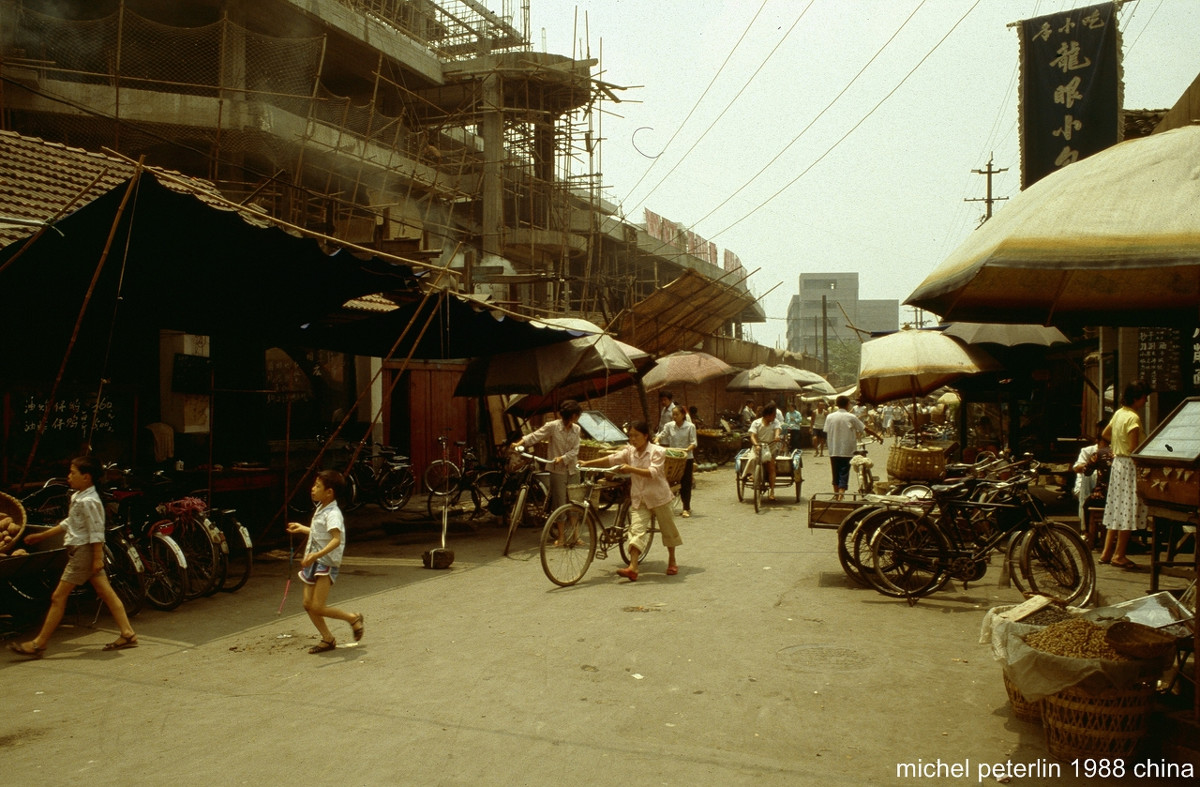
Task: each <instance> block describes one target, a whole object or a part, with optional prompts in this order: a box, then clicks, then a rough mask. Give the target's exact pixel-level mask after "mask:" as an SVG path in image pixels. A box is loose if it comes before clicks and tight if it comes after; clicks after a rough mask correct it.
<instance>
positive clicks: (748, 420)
mask: <svg viewBox="0 0 1200 787" xmlns="http://www.w3.org/2000/svg"><path fill="white" fill-rule="evenodd" d="M756 417H757V415H755V412H754V400H753V399H747V400H746V403H745V404H743V405H742V411H741V412H740V413H738V420H739V421H741V424H742V428H743V429H749V428H750V424H752V423H754V419H755V418H756Z"/></svg>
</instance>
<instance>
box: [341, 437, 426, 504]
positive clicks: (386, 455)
mask: <svg viewBox="0 0 1200 787" xmlns="http://www.w3.org/2000/svg"><path fill="white" fill-rule="evenodd" d="M416 487H417V479H416V476H414V475H413V471H412V464H411V463H409V461H408V457H407V456H403V455H401V454H400V453H398V452H397V450H396V449H395V448H392V447H391V446H386V445H381V446H379V447H378V448H377V449H376V455H375V456H373V457H371V458H370V459H369V460H368V461H356V462H354V464H352V465H350V468H349V469H348V470H347V471H346V499H347V501H348V502H347V504H346V510H347V511H352V510H354V509H355V508H358V507H359V506H361V505H363V504H364V503H366V502H368V501H374V502H375V503H376V504H377V505H378V506H379V507H380V508H382V509H383V510H384V511H399V510H400V509H402V508H404V506H405V505H407V504H408V501H409V500H410V499H411V498H412V495H413V491H414V490H415V489H416Z"/></svg>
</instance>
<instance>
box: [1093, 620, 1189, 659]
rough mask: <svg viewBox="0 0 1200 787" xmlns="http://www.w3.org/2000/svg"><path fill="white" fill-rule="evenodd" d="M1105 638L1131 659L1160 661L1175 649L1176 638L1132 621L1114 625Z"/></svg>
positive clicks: (1106, 632) (1118, 651) (1114, 647)
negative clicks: (1159, 659)
mask: <svg viewBox="0 0 1200 787" xmlns="http://www.w3.org/2000/svg"><path fill="white" fill-rule="evenodd" d="M1104 638H1105V639H1106V640H1107V641H1108V644H1109V645H1111V646H1112V649H1113V650H1115V651H1116V652H1117V653H1120V654H1121V655H1122V656H1128V657H1129V658H1131V659H1158V658H1162V657H1163V656H1165V655H1167V654H1168V653H1169V652H1171V651H1172V650H1173V649H1174V648H1175V638H1174V637H1172V636H1171V635H1170V634H1164V633H1163V632H1161V631H1159V630H1158V629H1155V628H1151V627H1150V626H1145V625H1143V624H1141V623H1135V622H1133V621H1132V620H1118V621H1117V622H1116V623H1113V624H1112V625H1111V626H1109V627H1108V630H1107V631H1105V632H1104Z"/></svg>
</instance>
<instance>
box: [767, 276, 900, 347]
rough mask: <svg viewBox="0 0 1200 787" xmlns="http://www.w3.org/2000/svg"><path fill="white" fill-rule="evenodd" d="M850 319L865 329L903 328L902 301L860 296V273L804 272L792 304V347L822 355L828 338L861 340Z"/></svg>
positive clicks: (789, 334) (789, 327) (789, 330)
mask: <svg viewBox="0 0 1200 787" xmlns="http://www.w3.org/2000/svg"><path fill="white" fill-rule="evenodd" d="M822 298H824V318H825V321H824V328H823V327H822ZM843 311H844V312H845V313H844V314H843ZM847 323H849V324H850V325H853V326H854V327H855V328H859V329H860V330H864V331H895V330H899V328H900V301H899V300H860V299H859V297H858V274H857V273H802V274H800V292H799V294H798V295H793V296H792V300H791V302H790V303H789V304H788V315H787V338H788V349H789V350H791V351H792V352H798V353H808V354H810V355H814V356H817V357H821V355H822V351H823V349H824V342H825V341H826V340H827V341H828V342H829V343H830V344H833V343H835V342H855V343H857V342H858V336H857V335H856V334H855V332H854V331H853V330H851V329H850V328H849V327H848V326H847ZM864 338H865V336H864Z"/></svg>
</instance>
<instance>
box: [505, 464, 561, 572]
mask: <svg viewBox="0 0 1200 787" xmlns="http://www.w3.org/2000/svg"><path fill="white" fill-rule="evenodd" d="M538 462H541V463H542V464H550V460H548V459H542V458H541V457H540V456H535V455H534V454H531V453H529V452H527V451H514V452H513V453H512V455H511V456H510V457H509V473H508V477H507V478H505V480H504V482H503V484H502V485H501V490H500V499H501V501H502V502H504V503H505V506H504V516H505V518H506V520H507V522H508V536H507V537H506V538H505V539H504V552H503V554H505V555H507V554H508V548H509V546H510V545H511V544H512V538H513V534H514V533H516V532H517V528H518V527H520V526H521V525H523V524H531V525H536V526H537V527H544V526H545V524H546V520H547V519H548V518H549V516H550V513H551V512H550V490H549V486H548V484H547V483H546V476H548V475H549V473H548V472H546V471H539V470H538V469H537V463H538Z"/></svg>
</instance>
